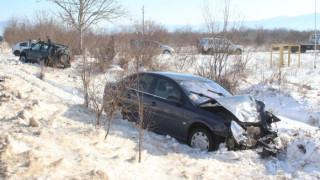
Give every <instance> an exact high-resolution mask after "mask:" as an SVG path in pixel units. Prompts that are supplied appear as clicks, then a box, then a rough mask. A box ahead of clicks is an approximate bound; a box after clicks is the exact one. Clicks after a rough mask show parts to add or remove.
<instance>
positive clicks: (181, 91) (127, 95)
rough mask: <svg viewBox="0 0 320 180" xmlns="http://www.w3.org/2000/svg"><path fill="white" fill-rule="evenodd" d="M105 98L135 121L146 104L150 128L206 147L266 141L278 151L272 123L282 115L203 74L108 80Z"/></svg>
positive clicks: (270, 149) (265, 144)
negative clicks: (274, 141)
mask: <svg viewBox="0 0 320 180" xmlns="http://www.w3.org/2000/svg"><path fill="white" fill-rule="evenodd" d="M104 102H105V103H106V104H110V103H114V102H116V103H117V104H118V105H119V107H120V108H121V112H122V115H123V117H124V118H126V119H128V120H130V121H137V119H138V117H139V116H138V115H139V109H138V107H143V109H144V113H143V114H144V116H145V117H144V121H145V123H147V124H148V125H147V126H146V127H148V129H150V130H152V131H154V132H156V133H159V134H165V135H170V136H172V137H174V138H176V139H178V140H179V141H182V142H185V143H187V144H188V145H190V146H191V147H194V148H198V149H200V150H203V151H213V150H216V149H217V148H218V147H219V144H220V143H226V145H227V147H228V149H231V150H235V149H246V148H254V147H257V146H258V145H261V146H262V147H263V148H264V150H266V151H268V152H267V153H271V154H273V155H274V153H276V150H275V149H274V146H273V145H272V142H273V139H274V138H275V137H277V133H276V132H275V131H273V130H272V128H271V124H272V123H274V122H276V121H279V118H277V117H276V116H275V115H273V114H272V113H270V112H268V111H265V104H264V103H263V102H262V101H259V100H257V99H256V98H254V97H251V96H249V95H232V94H231V93H230V92H228V91H227V90H225V89H224V88H223V87H221V86H220V85H219V84H217V83H216V82H214V81H211V80H209V79H206V78H203V77H200V76H194V75H187V74H179V73H169V72H143V73H139V74H133V75H131V76H128V77H126V78H124V79H122V80H121V81H119V82H112V83H108V84H107V85H106V87H105V91H104ZM138 102H141V104H142V106H141V105H140V106H139V105H138ZM105 111H106V112H108V106H106V108H105ZM140 114H141V113H140ZM145 123H144V124H145ZM264 153H265V152H264Z"/></svg>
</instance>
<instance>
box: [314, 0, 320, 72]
mask: <svg viewBox="0 0 320 180" xmlns="http://www.w3.org/2000/svg"><path fill="white" fill-rule="evenodd" d="M318 41H319V39H318V38H317V0H314V51H315V52H314V62H313V68H314V69H316V67H317V64H316V62H317V54H318V52H317V44H318V45H320V44H319V42H318Z"/></svg>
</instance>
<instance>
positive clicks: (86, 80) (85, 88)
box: [77, 53, 92, 108]
mask: <svg viewBox="0 0 320 180" xmlns="http://www.w3.org/2000/svg"><path fill="white" fill-rule="evenodd" d="M91 68H92V67H91V66H90V64H89V62H88V59H87V56H86V53H84V55H82V56H81V62H80V64H79V65H78V66H77V73H78V75H80V77H81V80H82V89H81V90H82V92H83V96H84V104H85V106H86V107H87V108H88V107H89V102H90V99H89V85H90V81H91V72H92V69H91Z"/></svg>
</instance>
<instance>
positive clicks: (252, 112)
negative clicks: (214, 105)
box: [215, 95, 265, 123]
mask: <svg viewBox="0 0 320 180" xmlns="http://www.w3.org/2000/svg"><path fill="white" fill-rule="evenodd" d="M215 100H216V101H217V102H218V103H219V104H220V105H221V106H223V107H224V108H226V109H227V110H228V111H229V112H231V113H232V114H233V115H234V116H235V117H236V118H237V119H238V120H239V121H240V122H247V123H259V122H260V121H261V120H262V119H263V117H264V109H265V104H264V103H263V102H262V101H259V100H257V99H255V98H253V97H252V96H249V95H239V96H230V97H221V98H216V99H215Z"/></svg>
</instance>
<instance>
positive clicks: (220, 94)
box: [208, 89, 225, 96]
mask: <svg viewBox="0 0 320 180" xmlns="http://www.w3.org/2000/svg"><path fill="white" fill-rule="evenodd" d="M208 91H209V92H212V93H215V94H218V95H219V96H225V95H224V94H222V93H219V92H216V91H212V90H210V89H208Z"/></svg>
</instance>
